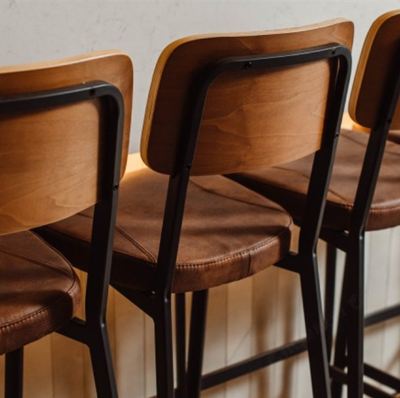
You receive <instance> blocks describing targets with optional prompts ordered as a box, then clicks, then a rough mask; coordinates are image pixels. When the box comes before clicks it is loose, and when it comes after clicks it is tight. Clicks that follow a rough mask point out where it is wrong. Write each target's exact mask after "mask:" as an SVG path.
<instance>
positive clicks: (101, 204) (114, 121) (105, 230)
mask: <svg viewBox="0 0 400 398" xmlns="http://www.w3.org/2000/svg"><path fill="white" fill-rule="evenodd" d="M94 99H98V100H99V101H100V103H101V107H102V108H101V110H102V111H101V116H102V119H103V120H102V126H103V127H102V131H101V133H102V135H103V137H102V141H101V142H102V144H101V154H100V157H99V158H100V169H99V185H98V189H99V195H98V196H99V199H98V202H97V204H96V205H95V210H94V220H93V228H92V241H91V261H90V265H89V272H88V280H87V289H86V305H85V313H86V319H85V320H82V319H77V318H75V319H73V320H71V322H70V323H69V324H68V325H67V326H65V327H64V328H63V329H61V330H59V331H58V332H59V333H61V334H63V335H65V336H67V337H70V338H72V339H74V340H77V341H80V342H82V343H84V344H86V345H87V346H88V347H89V350H90V355H91V360H92V367H93V374H94V378H95V384H96V391H97V396H98V397H99V398H116V397H117V389H116V384H115V378H114V372H113V366H112V360H111V352H110V347H109V342H108V337H107V328H106V320H105V319H106V304H107V295H108V286H109V282H110V271H111V257H112V242H113V236H114V226H115V219H116V210H117V199H118V187H119V179H120V161H121V151H122V134H123V121H124V102H123V97H122V95H121V93H120V91H119V90H118V88H117V87H115V86H113V85H111V84H109V83H105V82H101V81H95V82H90V83H86V84H81V85H76V86H72V87H66V88H59V89H55V90H51V91H42V92H37V93H29V94H26V95H18V96H13V97H1V98H0V114H5V115H9V114H11V113H14V112H32V111H36V110H40V109H45V108H52V107H56V106H61V105H67V104H72V103H77V102H81V101H86V100H94ZM83 134H84V132H83ZM22 353H23V349H22V348H21V349H20V350H17V351H14V352H12V353H8V354H6V392H5V397H6V398H22V384H23V383H22V362H23V355H22Z"/></svg>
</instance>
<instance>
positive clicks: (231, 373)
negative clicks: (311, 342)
mask: <svg viewBox="0 0 400 398" xmlns="http://www.w3.org/2000/svg"><path fill="white" fill-rule="evenodd" d="M305 351H307V341H306V339H301V340H297V341H295V342H293V343H289V344H286V345H284V346H281V347H278V348H275V349H273V350H270V351H267V352H264V353H261V354H257V355H255V356H253V357H251V358H249V359H245V360H243V361H240V362H237V363H235V364H233V365H229V366H226V367H224V368H222V369H218V370H215V371H213V372H210V373H207V374H206V375H204V376H203V377H202V380H201V389H202V390H205V389H207V388H211V387H214V386H216V385H219V384H221V383H225V382H227V381H229V380H232V379H235V378H237V377H240V376H243V375H245V374H248V373H251V372H254V371H256V370H258V369H261V368H263V367H265V366H268V365H272V364H273V363H275V362H279V361H281V360H283V359H287V358H290V357H292V356H294V355H298V354H301V353H302V352H305Z"/></svg>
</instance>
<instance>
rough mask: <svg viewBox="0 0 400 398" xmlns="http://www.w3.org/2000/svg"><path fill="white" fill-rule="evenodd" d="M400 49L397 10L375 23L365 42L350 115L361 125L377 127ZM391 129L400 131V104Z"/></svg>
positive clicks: (352, 96)
mask: <svg viewBox="0 0 400 398" xmlns="http://www.w3.org/2000/svg"><path fill="white" fill-rule="evenodd" d="M399 50H400V10H394V11H390V12H388V13H386V14H383V15H381V16H380V17H379V18H378V19H377V20H376V21H375V22H374V23H373V24H372V26H371V28H370V30H369V32H368V34H367V37H366V39H365V41H364V46H363V49H362V51H361V55H360V60H359V63H358V67H357V71H356V75H355V78H354V83H353V88H352V92H351V97H350V102H349V113H350V116H351V117H352V119H353V120H354V121H355V122H357V123H358V124H360V125H362V126H364V127H367V128H373V127H374V125H375V123H376V121H377V116H378V112H379V110H380V104H381V103H382V100H383V98H384V96H385V84H386V78H387V76H388V73H389V72H390V70H391V68H392V65H393V62H394V60H395V58H396V59H397V57H398V51H399ZM391 128H392V129H398V128H400V104H398V105H397V110H396V113H395V117H394V118H393V121H392V125H391Z"/></svg>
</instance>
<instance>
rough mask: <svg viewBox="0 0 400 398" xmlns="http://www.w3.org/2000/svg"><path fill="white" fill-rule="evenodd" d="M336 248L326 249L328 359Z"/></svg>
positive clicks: (331, 337)
mask: <svg viewBox="0 0 400 398" xmlns="http://www.w3.org/2000/svg"><path fill="white" fill-rule="evenodd" d="M336 250H337V249H336V247H335V246H333V245H331V244H329V243H328V244H327V249H326V270H325V272H326V274H325V311H324V315H325V328H326V346H327V350H328V359H329V360H330V358H331V352H332V340H333V319H334V313H335V287H336Z"/></svg>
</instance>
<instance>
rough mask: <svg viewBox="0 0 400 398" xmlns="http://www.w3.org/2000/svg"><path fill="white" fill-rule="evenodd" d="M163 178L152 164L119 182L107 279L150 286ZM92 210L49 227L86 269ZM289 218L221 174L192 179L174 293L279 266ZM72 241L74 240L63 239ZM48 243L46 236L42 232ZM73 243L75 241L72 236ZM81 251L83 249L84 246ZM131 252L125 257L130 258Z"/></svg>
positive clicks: (286, 243)
mask: <svg viewBox="0 0 400 398" xmlns="http://www.w3.org/2000/svg"><path fill="white" fill-rule="evenodd" d="M167 182H168V178H167V177H166V176H164V175H161V174H158V173H155V172H153V171H151V170H150V169H143V170H139V171H136V172H131V173H128V174H127V175H126V176H125V177H124V179H123V181H122V183H121V186H120V197H119V206H118V221H117V228H116V236H115V241H114V242H115V243H114V250H115V252H116V253H115V260H114V263H113V275H112V280H113V284H117V285H120V286H124V285H125V286H127V287H129V288H130V289H132V287H136V288H138V289H151V288H152V286H154V270H155V265H156V261H157V251H158V243H159V240H160V234H161V225H162V220H163V210H164V204H165V195H166V190H167ZM91 222H92V219H91V211H86V212H84V213H81V214H79V215H76V216H74V217H72V218H70V219H67V220H63V221H60V222H58V223H56V224H53V225H52V226H51V231H50V232H49V231H48V233H49V234H54V231H58V232H59V233H61V234H63V235H64V238H65V239H60V236H59V235H57V239H55V242H54V244H55V245H56V246H57V245H60V240H61V241H62V242H63V244H64V246H63V247H60V249H61V250H62V251H63V253H66V254H67V256H68V257H71V258H73V261H74V263H75V264H78V265H80V266H82V267H85V264H86V261H85V256H84V255H83V254H82V253H83V252H86V255H87V253H88V243H87V242H88V241H89V240H90V233H91V232H90V231H91ZM291 223H292V222H291V218H290V216H289V215H288V214H287V213H286V212H285V211H284V210H283V209H282V208H281V207H279V206H278V205H276V204H274V203H273V202H271V201H269V200H267V199H264V198H262V197H261V196H260V195H258V194H255V193H253V192H251V191H249V190H248V189H246V188H244V187H241V186H240V185H239V184H237V183H235V182H232V181H229V180H227V179H225V178H224V177H221V176H212V177H193V178H192V179H191V182H190V185H189V191H188V198H187V203H186V211H185V217H184V222H183V231H182V236H181V241H180V246H179V252H178V262H177V268H176V274H175V281H174V291H175V292H183V291H192V290H202V289H208V288H210V287H212V286H216V285H220V284H223V283H227V282H231V281H235V280H238V279H241V278H244V277H246V276H249V275H252V274H254V273H256V272H257V271H260V270H261V269H263V268H265V267H267V266H269V265H272V264H275V263H277V262H278V261H279V260H280V259H281V258H282V256H284V255H285V253H287V250H288V248H289V244H290V226H291ZM68 237H69V238H74V239H68ZM46 238H48V240H50V241H51V240H52V238H51V236H50V237H49V236H46ZM77 240H78V241H77ZM85 249H86V250H85ZM128 256H129V257H128Z"/></svg>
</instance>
